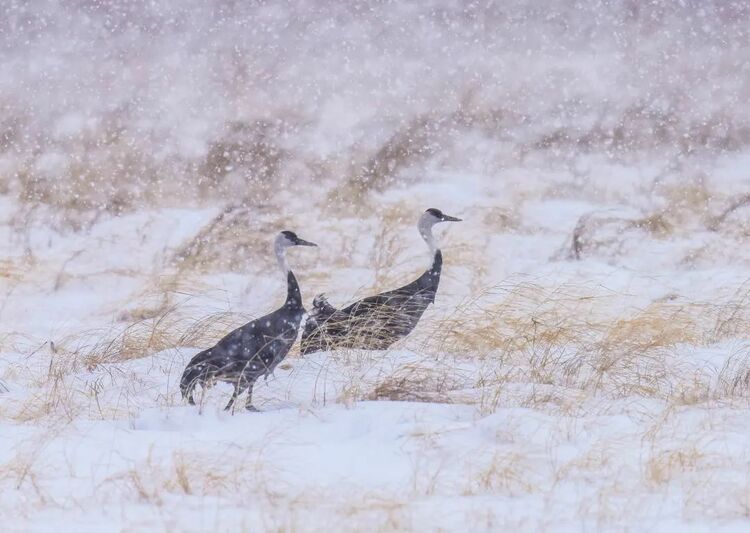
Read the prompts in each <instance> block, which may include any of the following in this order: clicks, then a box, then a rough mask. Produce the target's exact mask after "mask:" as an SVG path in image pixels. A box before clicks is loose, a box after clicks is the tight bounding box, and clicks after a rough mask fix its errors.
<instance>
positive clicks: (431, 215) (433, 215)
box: [422, 207, 461, 224]
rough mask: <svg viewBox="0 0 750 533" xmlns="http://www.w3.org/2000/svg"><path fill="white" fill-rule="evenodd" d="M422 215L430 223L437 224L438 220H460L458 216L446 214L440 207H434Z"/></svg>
mask: <svg viewBox="0 0 750 533" xmlns="http://www.w3.org/2000/svg"><path fill="white" fill-rule="evenodd" d="M422 217H423V218H425V219H427V221H429V222H430V223H432V224H437V223H438V222H461V219H460V218H456V217H452V216H448V215H446V214H445V213H443V212H442V211H441V210H440V209H435V208H434V207H431V208H429V209H428V210H427V211H425V212H424V214H423V215H422Z"/></svg>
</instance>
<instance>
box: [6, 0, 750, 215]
mask: <svg viewBox="0 0 750 533" xmlns="http://www.w3.org/2000/svg"><path fill="white" fill-rule="evenodd" d="M749 22H750V5H748V3H747V2H744V1H718V0H717V1H704V0H685V1H680V2H639V1H636V0H616V1H607V2H601V1H593V0H592V1H573V0H552V1H549V2H544V3H540V2H529V1H520V0H510V1H503V2H493V1H487V2H456V1H451V0H432V1H428V2H418V3H402V2H390V1H373V2H370V1H367V2H350V1H345V2H335V1H334V2H314V1H305V0H293V1H290V2H268V1H257V2H256V1H248V2H244V1H231V0H214V1H212V2H199V1H193V0H187V1H181V2H171V1H166V0H153V1H139V0H133V1H122V2H105V1H90V0H69V1H62V0H59V1H54V0H30V1H12V0H8V1H6V2H3V6H2V17H0V193H2V194H4V195H8V196H10V197H12V198H15V199H18V200H19V201H21V202H23V203H25V204H27V205H34V204H41V205H45V206H52V207H54V208H55V209H61V210H76V211H105V212H108V213H122V212H125V211H132V210H134V209H139V208H142V207H144V206H154V205H157V206H165V205H172V206H174V205H187V204H190V205H195V204H202V205H205V204H226V203H233V204H235V203H242V204H243V205H245V206H253V207H254V208H258V209H262V208H268V206H271V205H274V204H281V203H283V202H284V201H286V200H288V198H287V197H288V196H289V195H304V196H305V198H306V201H307V202H311V203H315V205H316V206H319V208H320V209H323V208H326V209H328V208H331V209H332V208H334V207H335V208H336V209H343V210H346V209H352V208H353V209H354V211H356V209H358V207H359V205H360V203H359V202H360V201H361V200H362V199H365V200H366V199H367V197H368V195H369V194H370V193H371V192H372V191H383V190H385V189H388V188H392V187H403V186H404V184H410V183H414V182H418V181H420V180H431V181H437V180H442V181H445V182H448V183H454V184H461V183H462V182H464V180H466V179H469V178H472V177H474V178H476V177H477V176H480V177H484V178H486V179H487V180H491V181H492V185H493V186H494V187H496V188H498V189H502V188H503V187H504V186H506V181H507V180H506V177H507V173H508V171H509V169H516V170H519V171H523V170H524V169H528V170H531V171H534V170H536V169H537V168H538V167H540V166H542V165H545V164H546V165H549V168H551V169H553V170H552V172H553V173H554V174H555V177H554V181H555V182H563V183H556V185H558V186H559V187H558V188H565V189H567V194H575V195H578V196H583V197H592V196H593V195H596V194H597V192H600V193H601V192H602V191H598V188H599V187H598V185H601V184H598V183H591V182H590V181H588V180H587V173H589V172H590V170H591V166H592V164H594V163H593V162H592V161H595V159H592V158H602V159H604V160H606V161H607V162H610V163H612V164H614V163H617V164H619V165H622V166H628V167H637V168H648V169H649V170H650V171H651V173H652V176H651V177H652V178H654V180H657V181H658V180H662V181H663V180H665V179H668V178H669V177H670V174H671V173H676V172H678V171H679V169H678V167H680V165H685V164H686V162H685V159H686V158H687V159H691V158H698V157H711V158H715V157H717V156H718V155H721V154H726V153H736V152H742V151H745V150H746V149H747V146H748V143H750V106H748V104H747V102H748V99H750V65H749V63H748V60H747V58H748V57H749V53H750V47H749V42H748V39H749V37H748V34H749V30H748V28H749V27H750V24H749ZM550 160H553V161H554V163H550ZM690 170H691V169H688V171H687V172H686V171H684V169H683V174H682V175H681V178H682V179H683V181H684V180H686V179H691V178H695V176H694V175H691V172H690ZM515 174H516V175H517V174H518V172H516V173H515ZM551 179H552V178H551ZM608 179H609V180H611V181H624V180H627V179H628V178H627V177H625V176H621V175H617V174H613V175H611V176H609V177H608ZM641 184H643V183H642V182H639V185H641ZM604 185H605V186H604V189H605V190H604V192H607V190H608V188H607V185H606V184H604ZM621 186H622V188H623V189H626V190H627V186H626V184H621ZM559 192H560V193H561V194H562V192H563V191H559ZM332 199H333V205H331V202H332ZM326 202H328V203H326Z"/></svg>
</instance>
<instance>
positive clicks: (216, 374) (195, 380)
mask: <svg viewBox="0 0 750 533" xmlns="http://www.w3.org/2000/svg"><path fill="white" fill-rule="evenodd" d="M291 246H317V244H315V243H312V242H308V241H305V240H303V239H300V238H299V237H298V236H297V235H296V234H295V233H294V232H292V231H282V232H281V233H279V234H278V235H277V236H276V238H275V240H274V251H275V253H276V259H277V260H278V262H279V267H280V268H281V271H282V272H283V273H284V277H285V278H286V283H287V294H286V301H285V302H284V304H283V305H282V306H281V307H279V308H278V309H276V310H275V311H273V312H272V313H269V314H267V315H265V316H262V317H260V318H258V319H256V320H253V321H252V322H248V323H247V324H245V325H244V326H241V327H239V328H237V329H235V330H234V331H232V332H231V333H229V334H227V335H226V336H225V337H224V338H223V339H221V340H220V341H219V342H218V343H216V345H215V346H213V347H211V348H208V349H207V350H204V351H202V352H200V353H198V354H196V355H195V356H194V357H193V358H192V359H191V360H190V362H189V363H188V364H187V366H186V367H185V371H184V372H183V374H182V379H181V380H180V391H181V392H182V397H183V399H187V401H188V403H189V404H190V405H195V400H194V399H193V392H194V390H195V387H196V386H197V385H200V386H201V387H202V388H203V389H204V390H205V389H206V388H208V387H211V386H212V385H213V384H215V383H216V382H217V381H223V382H226V383H230V384H231V385H234V392H233V393H232V397H231V398H230V400H229V403H228V404H227V405H226V407H225V408H224V410H225V411H228V410H230V409H231V408H232V406H233V405H234V402H235V400H237V397H238V396H239V395H240V394H242V393H243V392H244V391H245V390H247V400H246V402H245V408H246V409H247V410H248V411H257V409H256V408H255V407H254V406H253V404H252V399H253V386H254V385H255V382H256V381H257V380H258V378H259V377H260V376H264V377H265V378H266V379H268V376H269V374H271V373H273V371H274V369H275V368H276V366H277V365H278V364H279V363H280V362H281V361H282V360H283V359H284V358H285V357H286V355H287V353H289V350H290V348H291V347H292V345H293V344H294V342H295V341H296V340H297V334H298V332H299V327H300V323H301V322H302V318H303V316H304V314H305V308H304V307H303V305H302V295H301V293H300V289H299V284H298V283H297V278H295V276H294V273H293V272H292V271H291V269H290V268H289V264H288V262H287V259H286V249H287V248H289V247H291Z"/></svg>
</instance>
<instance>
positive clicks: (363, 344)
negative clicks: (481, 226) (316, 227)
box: [180, 208, 461, 411]
mask: <svg viewBox="0 0 750 533" xmlns="http://www.w3.org/2000/svg"><path fill="white" fill-rule="evenodd" d="M460 220H461V219H459V218H455V217H451V216H448V215H446V214H444V213H443V212H442V211H440V210H439V209H435V208H431V209H428V210H427V211H425V212H424V214H422V216H421V217H420V219H419V223H418V224H417V228H418V229H419V233H420V235H421V236H422V238H423V239H424V240H425V242H426V243H427V246H428V247H429V249H430V255H431V257H432V265H431V266H430V268H429V269H428V270H427V271H425V272H424V273H423V274H422V275H421V276H419V277H418V278H417V279H415V280H414V281H412V282H411V283H409V284H407V285H404V286H403V287H400V288H398V289H395V290H392V291H388V292H384V293H381V294H377V295H375V296H370V297H367V298H364V299H362V300H359V301H357V302H355V303H353V304H351V305H350V306H348V307H346V308H344V309H336V308H334V307H333V306H331V305H330V304H329V303H328V302H327V301H326V299H325V297H323V295H318V296H316V297H315V299H314V300H313V311H312V313H310V315H309V317H308V319H307V322H306V324H305V328H304V331H303V333H302V340H301V344H300V348H301V352H302V354H309V353H314V352H318V351H324V350H330V349H335V348H360V349H369V350H385V349H387V348H388V347H390V346H391V345H392V344H393V343H394V342H396V341H397V340H399V339H401V338H403V337H405V336H406V335H408V334H409V333H411V331H412V330H413V329H414V328H415V327H416V325H417V323H418V322H419V319H420V318H421V317H422V314H423V313H424V311H425V309H427V306H428V305H429V304H431V303H434V301H435V294H436V292H437V288H438V284H439V283H440V272H441V270H442V266H443V255H442V253H441V252H440V250H439V249H438V247H437V243H436V241H435V237H434V235H433V234H432V228H433V226H435V224H438V223H440V222H459V221H460ZM292 246H317V245H316V244H314V243H312V242H309V241H305V240H303V239H300V238H299V237H298V236H297V235H296V234H295V233H294V232H291V231H282V232H281V233H279V235H278V236H277V237H276V240H275V241H274V251H275V253H276V259H277V260H278V262H279V267H280V268H281V270H282V272H283V273H284V276H285V277H286V283H287V295H286V301H285V302H284V305H282V306H281V307H280V308H278V309H277V310H275V311H273V312H272V313H270V314H268V315H265V316H263V317H261V318H258V319H256V320H253V321H252V322H248V323H247V324H245V325H244V326H241V327H239V328H237V329H235V330H234V331H232V332H231V333H229V334H228V335H227V336H226V337H224V338H223V339H221V340H220V341H219V342H218V343H217V344H216V345H215V346H213V347H211V348H209V349H207V350H204V351H202V352H200V353H198V354H197V355H196V356H195V357H193V358H192V359H191V360H190V362H189V363H188V365H187V367H186V368H185V371H184V372H183V374H182V379H181V380H180V390H181V392H182V396H183V398H185V399H187V400H188V402H189V403H190V404H191V405H195V400H194V398H193V393H194V391H195V388H196V386H198V385H200V386H201V387H202V388H203V389H204V390H205V389H206V388H207V387H210V386H211V385H213V384H214V383H215V382H217V381H223V382H226V383H230V384H232V385H234V392H233V393H232V397H231V398H230V400H229V403H228V404H227V405H226V407H225V408H224V409H225V410H229V409H231V408H232V406H233V405H234V402H235V401H236V400H237V397H238V396H239V395H240V394H242V393H243V392H244V391H245V390H247V399H246V402H245V408H246V409H247V410H249V411H257V409H256V408H255V407H254V406H253V404H252V398H253V386H254V385H255V382H256V381H257V380H258V378H260V377H261V376H264V377H266V378H267V377H268V375H269V374H271V373H272V372H273V371H274V369H275V368H276V366H277V365H278V364H279V363H280V362H281V361H282V360H283V359H284V358H285V357H286V355H287V353H289V350H290V349H291V347H292V345H293V344H294V342H295V341H296V340H297V334H298V332H299V328H300V324H301V322H302V318H303V316H304V314H305V308H304V307H303V305H302V296H301V294H300V289H299V284H298V283H297V278H295V276H294V273H293V272H292V271H291V269H290V268H289V264H288V263H287V259H286V249H287V248H289V247H292Z"/></svg>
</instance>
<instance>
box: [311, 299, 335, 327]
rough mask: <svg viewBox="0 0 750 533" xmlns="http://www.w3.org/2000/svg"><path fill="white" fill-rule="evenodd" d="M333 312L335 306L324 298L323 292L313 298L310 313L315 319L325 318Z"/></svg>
mask: <svg viewBox="0 0 750 533" xmlns="http://www.w3.org/2000/svg"><path fill="white" fill-rule="evenodd" d="M335 312H336V308H335V307H333V306H332V305H331V304H329V303H328V299H326V295H325V294H318V295H317V296H316V297H315V298H313V312H312V313H311V315H312V317H313V318H315V319H316V320H318V321H320V320H321V319H323V320H325V319H326V318H328V317H329V316H331V315H332V314H333V313H335Z"/></svg>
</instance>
